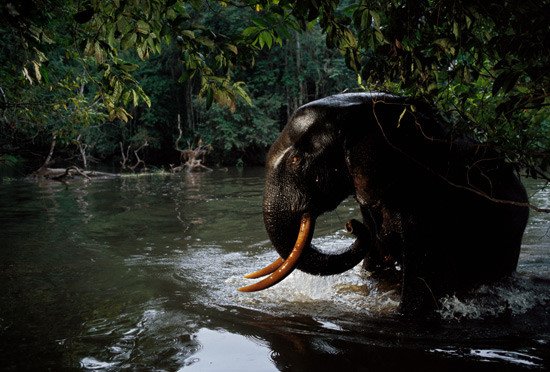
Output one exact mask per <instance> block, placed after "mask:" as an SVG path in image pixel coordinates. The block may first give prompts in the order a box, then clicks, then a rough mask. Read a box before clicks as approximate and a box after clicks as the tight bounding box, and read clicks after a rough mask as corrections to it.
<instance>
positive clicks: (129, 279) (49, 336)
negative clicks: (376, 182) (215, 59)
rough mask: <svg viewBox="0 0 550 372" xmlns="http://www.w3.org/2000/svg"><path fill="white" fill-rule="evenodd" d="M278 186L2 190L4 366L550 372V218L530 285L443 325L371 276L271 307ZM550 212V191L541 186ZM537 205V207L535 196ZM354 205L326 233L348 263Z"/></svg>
mask: <svg viewBox="0 0 550 372" xmlns="http://www.w3.org/2000/svg"><path fill="white" fill-rule="evenodd" d="M262 173H263V172H262V171H261V170H255V169H253V170H246V171H245V172H243V173H238V172H235V171H230V172H221V171H215V172H211V173H205V174H183V175H175V176H173V175H157V176H144V177H128V178H119V179H115V180H99V181H97V180H96V181H93V182H86V181H74V182H72V183H70V184H68V185H65V184H61V183H49V182H48V183H41V184H36V183H31V182H27V181H11V182H8V183H4V184H0V226H1V230H0V355H2V364H3V365H2V367H3V368H5V369H8V370H10V369H11V370H16V369H28V370H44V369H53V370H58V369H60V368H62V369H67V368H76V369H84V370H120V369H132V370H133V369H146V370H150V369H156V370H178V369H183V370H186V369H190V370H200V371H229V370H235V371H269V370H292V371H295V370H316V369H318V370H327V369H336V368H338V369H342V368H351V369H354V370H357V369H365V370H368V369H373V370H380V369H405V368H407V369H410V368H411V367H413V366H418V365H421V366H422V368H423V369H424V370H472V369H475V370H480V369H482V370H495V371H497V370H498V371H501V370H510V369H512V370H516V369H544V368H545V367H548V363H549V362H550V355H549V354H550V352H549V351H548V350H550V320H549V316H548V310H547V305H548V303H549V301H550V270H549V268H550V254H549V248H550V235H549V234H550V232H549V231H550V216H549V215H546V214H537V213H533V214H532V216H531V220H530V223H529V226H528V229H527V233H526V237H525V239H524V244H523V249H522V253H521V257H520V263H519V267H518V274H517V275H516V277H514V278H512V279H510V280H509V281H506V282H504V283H500V284H498V285H495V286H490V287H489V286H484V287H481V288H478V289H477V290H475V291H473V293H472V294H471V296H470V297H469V298H460V299H458V298H456V297H453V296H450V297H448V298H446V299H445V300H444V301H443V302H442V304H441V310H440V314H441V316H442V320H440V321H429V322H414V321H411V320H406V319H401V317H399V316H398V315H396V313H395V312H396V308H397V306H398V300H399V298H398V295H397V294H396V293H395V292H394V291H393V290H391V289H389V288H382V287H380V286H378V283H377V282H376V281H375V280H374V279H372V278H370V277H369V276H368V275H367V274H366V273H364V272H362V271H361V270H360V268H359V267H357V268H355V269H354V270H351V271H349V272H347V273H345V274H343V275H336V276H333V277H314V276H310V275H307V274H303V273H300V272H295V273H293V274H291V275H290V276H289V277H288V278H287V279H285V281H284V282H283V283H281V284H279V285H277V286H275V287H273V288H270V289H268V290H265V291H262V292H260V293H257V294H249V293H240V292H237V291H236V288H237V287H240V286H242V285H243V284H245V281H246V279H243V278H242V275H243V274H245V273H247V272H250V271H253V270H255V269H257V268H258V267H261V266H263V265H265V264H267V263H269V262H272V261H273V260H274V259H275V253H274V251H273V250H272V249H271V248H270V244H269V242H268V241H267V236H266V233H265V231H264V228H263V224H262V218H261V195H262V189H263V174H262ZM529 188H530V190H531V194H533V200H532V201H533V202H534V203H535V204H537V205H540V206H543V207H549V206H550V191H549V189H548V188H547V189H543V190H539V189H540V187H537V185H535V184H531V185H530V186H529ZM535 191H536V193H535ZM352 217H358V211H357V208H356V207H355V203H354V202H353V200H347V201H346V202H344V203H343V204H342V205H341V206H340V207H339V208H338V209H337V211H335V212H333V213H331V214H329V215H326V216H323V217H322V218H320V219H319V220H318V227H317V230H316V238H315V239H316V244H317V245H319V246H320V247H322V248H323V249H327V250H335V249H339V248H340V247H342V246H347V245H349V244H350V242H351V241H352V239H351V238H350V237H349V236H348V235H347V234H346V233H345V232H344V230H343V227H344V223H345V222H346V221H347V220H348V219H350V218H352Z"/></svg>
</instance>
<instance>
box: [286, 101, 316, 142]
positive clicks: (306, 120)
mask: <svg viewBox="0 0 550 372" xmlns="http://www.w3.org/2000/svg"><path fill="white" fill-rule="evenodd" d="M319 118H320V113H319V112H318V111H317V110H314V109H302V110H300V111H298V112H297V113H296V114H295V115H294V117H293V118H292V121H291V122H290V123H289V136H290V140H291V141H293V142H296V141H297V140H298V139H299V138H300V136H302V135H303V134H304V133H305V132H307V131H308V129H309V128H311V126H312V125H313V124H314V123H315V122H316V121H318V120H319Z"/></svg>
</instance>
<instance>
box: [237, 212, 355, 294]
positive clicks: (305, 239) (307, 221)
mask: <svg viewBox="0 0 550 372" xmlns="http://www.w3.org/2000/svg"><path fill="white" fill-rule="evenodd" d="M314 224H315V219H314V218H313V217H311V215H310V214H309V213H304V214H303V215H302V218H301V220H300V229H299V231H298V236H297V238H296V242H295V243H294V248H292V251H291V252H290V254H289V255H288V257H287V258H286V259H283V258H281V257H279V258H278V259H276V260H275V261H274V262H273V263H271V264H269V265H268V266H266V267H264V268H262V269H260V270H257V271H254V272H252V273H249V274H246V275H245V276H244V277H245V278H247V279H257V278H262V277H264V276H266V278H264V279H262V280H260V281H259V282H256V283H254V284H251V285H248V286H244V287H241V288H239V289H238V290H239V291H241V292H256V291H261V290H264V289H267V288H270V287H272V286H274V285H275V284H277V283H279V282H280V281H282V280H283V279H285V278H286V277H287V276H289V275H290V274H291V273H292V272H293V271H294V269H296V268H297V267H298V263H299V261H300V257H301V256H302V253H303V252H304V250H306V249H307V248H309V247H311V240H312V238H313V231H314V228H313V226H314ZM364 229H365V227H364V226H363V224H361V223H360V222H359V221H357V220H350V221H348V222H347V223H346V230H347V231H348V232H349V233H352V234H354V235H355V236H357V238H358V239H357V240H358V241H359V240H360V239H359V238H360V237H361V236H364V234H365V231H364Z"/></svg>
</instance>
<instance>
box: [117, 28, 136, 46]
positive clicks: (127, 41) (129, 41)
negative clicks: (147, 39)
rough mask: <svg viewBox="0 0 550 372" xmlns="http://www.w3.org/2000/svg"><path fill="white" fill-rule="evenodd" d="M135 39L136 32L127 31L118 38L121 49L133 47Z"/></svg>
mask: <svg viewBox="0 0 550 372" xmlns="http://www.w3.org/2000/svg"><path fill="white" fill-rule="evenodd" d="M136 41H137V34H136V33H133V32H132V33H129V34H126V35H124V36H123V37H122V39H121V40H120V46H121V47H122V49H123V50H127V49H130V48H133V47H134V45H135V44H136Z"/></svg>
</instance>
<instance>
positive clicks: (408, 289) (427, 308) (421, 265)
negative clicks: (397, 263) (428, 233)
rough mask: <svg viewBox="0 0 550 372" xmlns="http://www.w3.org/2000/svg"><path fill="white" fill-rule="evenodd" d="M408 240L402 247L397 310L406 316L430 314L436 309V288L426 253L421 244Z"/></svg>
mask: <svg viewBox="0 0 550 372" xmlns="http://www.w3.org/2000/svg"><path fill="white" fill-rule="evenodd" d="M412 243H413V242H412V241H408V242H407V243H406V245H405V246H404V247H403V267H402V270H403V275H402V282H401V304H400V305H399V311H400V312H401V313H402V314H404V315H406V316H415V315H422V314H430V313H432V312H434V311H435V310H437V309H438V302H437V296H438V290H437V288H435V285H434V283H435V282H434V279H435V275H434V273H430V272H429V270H428V267H430V263H429V258H428V253H427V251H426V250H425V247H424V246H422V245H412Z"/></svg>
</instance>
